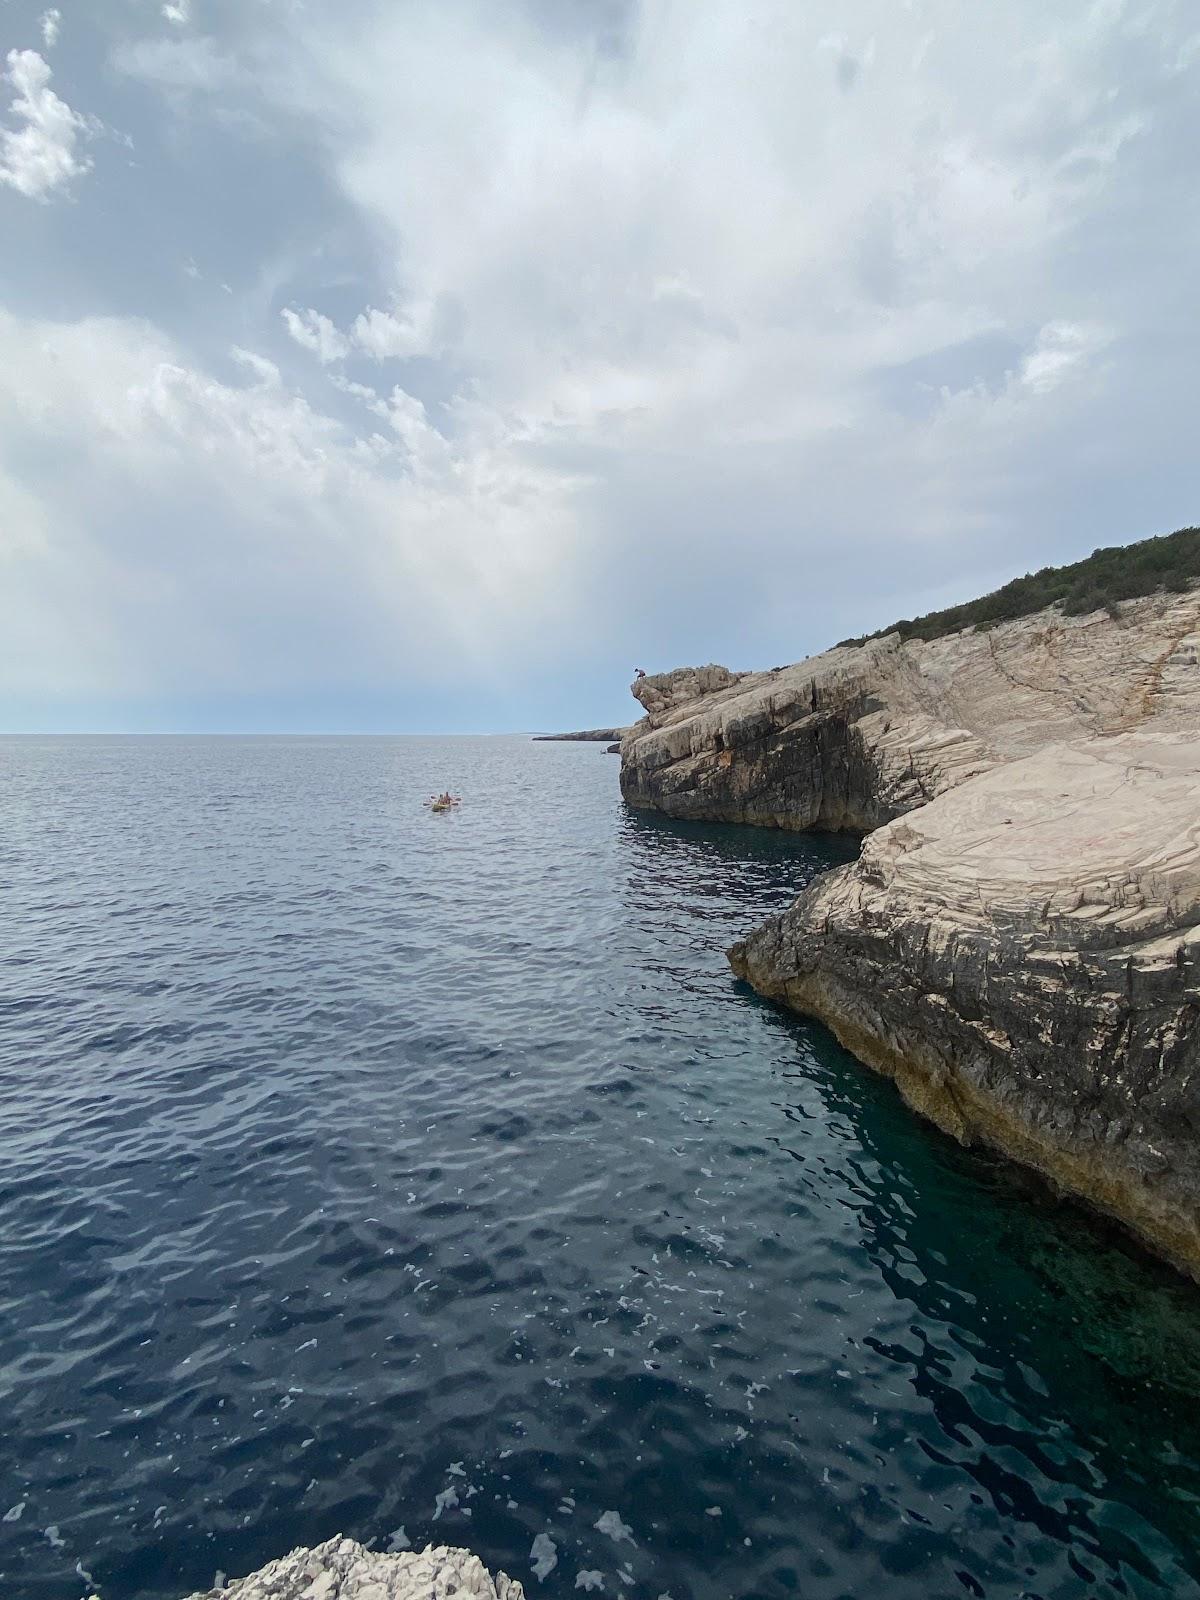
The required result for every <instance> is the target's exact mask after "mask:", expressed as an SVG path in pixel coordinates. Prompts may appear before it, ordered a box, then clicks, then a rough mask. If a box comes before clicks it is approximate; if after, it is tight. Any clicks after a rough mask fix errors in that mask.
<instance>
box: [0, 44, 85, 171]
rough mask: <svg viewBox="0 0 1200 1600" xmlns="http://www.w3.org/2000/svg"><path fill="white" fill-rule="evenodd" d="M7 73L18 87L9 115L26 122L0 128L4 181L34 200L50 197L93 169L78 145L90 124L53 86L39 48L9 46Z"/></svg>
mask: <svg viewBox="0 0 1200 1600" xmlns="http://www.w3.org/2000/svg"><path fill="white" fill-rule="evenodd" d="M4 77H5V80H6V81H7V82H8V83H9V84H11V85H12V88H13V89H14V91H15V98H14V100H13V102H12V105H11V106H10V107H9V115H10V117H13V118H15V119H16V120H17V121H18V122H20V123H23V124H24V126H23V127H17V128H4V129H2V130H0V183H4V184H7V185H8V186H9V188H12V189H15V190H16V191H17V192H18V194H23V195H26V196H28V198H29V199H31V200H45V199H48V198H49V197H50V195H52V194H53V193H55V191H56V190H59V189H62V188H63V187H64V186H65V185H66V184H68V183H70V181H71V179H72V178H77V177H81V176H82V175H83V174H84V173H86V172H90V171H91V167H92V163H91V160H90V159H89V158H88V157H87V156H84V155H80V154H79V152H78V149H77V146H78V143H79V140H80V137H81V136H83V135H85V134H87V133H88V132H90V124H89V122H88V121H87V119H86V118H84V117H81V116H79V115H77V114H76V113H75V112H74V111H72V110H71V108H70V106H69V105H67V103H66V101H65V100H60V99H59V97H58V95H56V94H55V93H54V90H53V89H51V88H50V77H51V73H50V68H49V67H48V66H47V64H46V62H45V61H44V60H43V59H42V57H41V56H40V55H38V53H37V51H36V50H10V51H9V52H8V71H7V73H6V74H4Z"/></svg>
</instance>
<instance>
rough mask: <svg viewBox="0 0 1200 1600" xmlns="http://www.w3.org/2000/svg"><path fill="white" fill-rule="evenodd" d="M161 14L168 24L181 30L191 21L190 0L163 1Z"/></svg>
mask: <svg viewBox="0 0 1200 1600" xmlns="http://www.w3.org/2000/svg"><path fill="white" fill-rule="evenodd" d="M162 14H163V16H164V17H165V18H166V19H167V21H168V22H173V23H175V25H176V27H180V28H182V27H183V26H184V25H185V24H186V23H188V22H190V21H191V16H192V0H163V8H162Z"/></svg>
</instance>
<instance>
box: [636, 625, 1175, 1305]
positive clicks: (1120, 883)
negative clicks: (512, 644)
mask: <svg viewBox="0 0 1200 1600" xmlns="http://www.w3.org/2000/svg"><path fill="white" fill-rule="evenodd" d="M1198 650H1200V598H1198V597H1197V596H1195V595H1183V596H1180V595H1157V596H1152V597H1149V598H1146V599H1143V600H1137V601H1134V602H1130V603H1129V604H1127V605H1124V606H1122V607H1121V608H1120V611H1119V614H1117V615H1116V616H1113V615H1110V614H1108V613H1107V612H1102V613H1098V614H1094V615H1091V616H1086V617H1078V618H1063V617H1062V616H1060V615H1059V614H1058V613H1056V612H1042V613H1040V614H1038V615H1037V616H1033V617H1027V618H1022V619H1021V620H1020V621H1017V622H1012V623H1008V624H1005V625H1003V626H999V627H996V628H994V629H993V630H991V631H989V632H986V633H976V632H974V631H967V632H964V633H960V634H956V635H952V636H950V637H947V638H943V639H939V640H936V641H934V642H932V643H922V642H917V641H912V642H909V643H907V644H902V643H901V642H900V641H899V639H898V638H897V637H896V636H894V635H893V636H891V637H889V638H886V639H882V640H876V641H872V642H871V643H869V644H868V645H866V646H865V647H863V648H861V649H854V648H841V649H837V650H832V651H829V652H828V653H827V654H826V655H824V656H820V657H817V658H815V659H813V660H811V661H808V662H805V663H803V664H801V665H799V666H795V667H789V668H783V669H777V670H776V671H775V672H773V673H756V674H748V675H742V676H740V677H736V678H735V677H734V676H733V675H732V674H731V675H729V676H730V680H731V681H730V682H728V683H727V684H725V685H724V686H722V687H720V688H717V689H714V690H707V691H706V690H703V689H701V690H700V691H699V692H695V693H692V694H691V696H690V698H687V697H685V695H684V694H683V693H682V692H681V690H683V688H684V684H685V683H686V682H687V680H686V678H684V677H683V676H682V675H677V674H672V675H670V676H671V678H672V679H676V680H678V682H677V683H676V684H675V685H673V686H672V687H670V688H668V689H667V690H666V692H657V691H658V686H657V684H655V685H654V687H653V689H652V692H651V694H650V695H642V694H639V693H638V692H639V690H641V689H642V684H641V683H639V684H637V685H635V687H634V692H635V694H638V697H639V699H641V701H642V704H643V705H646V706H647V709H648V716H647V719H646V721H645V722H644V723H642V724H639V725H638V728H637V729H635V730H634V734H633V735H632V736H631V738H630V739H629V740H627V741H626V745H625V756H624V766H623V772H622V787H623V790H624V792H625V794H626V798H627V799H629V800H630V802H631V803H632V804H635V805H638V804H641V805H650V806H654V807H656V808H657V809H660V810H663V811H666V812H668V813H669V814H671V815H675V816H694V817H709V818H714V819H728V820H739V821H747V822H767V823H771V824H774V825H776V826H781V827H813V826H818V827H821V826H823V827H841V826H849V827H854V828H857V829H859V830H861V831H864V832H868V831H870V830H872V829H874V830H877V831H874V832H871V835H870V837H869V838H868V839H867V840H866V842H865V845H864V848H863V851H862V855H861V857H860V858H859V860H858V861H857V862H854V863H852V864H851V865H848V866H845V867H841V868H838V869H836V870H835V871H833V872H831V873H827V874H825V875H824V876H823V877H821V878H819V879H817V880H816V882H814V883H813V884H812V885H811V887H810V888H809V889H808V890H807V891H806V892H805V893H804V894H803V895H801V897H800V898H799V900H797V901H796V903H795V904H794V905H793V906H792V908H791V909H790V910H789V911H787V912H785V913H783V914H782V915H781V916H777V917H773V918H771V919H770V920H769V921H768V922H767V923H765V924H764V925H763V927H761V928H759V929H757V930H756V931H755V932H754V933H752V934H751V935H750V936H749V937H748V938H747V939H745V940H743V941H741V942H740V943H738V944H736V945H734V946H733V948H732V950H731V951H730V961H731V964H732V966H733V969H734V971H735V972H736V973H737V974H738V975H739V976H740V977H743V978H745V979H747V980H748V981H749V982H750V983H752V984H753V985H754V986H755V988H756V989H758V990H759V991H760V992H761V993H763V994H765V995H768V996H770V997H772V998H775V999H777V1000H780V1001H782V1002H783V1003H785V1004H787V1005H790V1006H792V1007H794V1008H795V1009H797V1010H799V1011H802V1012H804V1013H807V1014H809V1015H812V1016H816V1017H818V1018H820V1019H821V1020H822V1021H824V1022H825V1023H827V1024H828V1025H829V1027H830V1028H831V1029H832V1030H833V1032H834V1033H835V1034H836V1035H837V1036H838V1038H839V1039H840V1040H841V1041H842V1043H843V1044H845V1045H846V1046H847V1047H848V1048H849V1049H851V1050H852V1051H853V1052H854V1053H855V1054H856V1055H857V1056H858V1057H859V1058H860V1059H861V1060H863V1061H865V1062H867V1063H868V1064H869V1065H871V1066H873V1067H875V1068H877V1069H878V1070H880V1071H882V1072H885V1073H887V1074H889V1075H890V1076H892V1077H894V1078H895V1080H896V1082H897V1084H898V1085H899V1087H900V1089H901V1091H902V1093H903V1094H904V1096H905V1098H906V1099H907V1100H908V1101H909V1103H910V1104H911V1105H913V1106H914V1107H915V1108H916V1109H918V1110H919V1111H921V1112H923V1113H924V1114H925V1115H927V1116H929V1117H930V1118H932V1120H934V1121H935V1122H937V1123H938V1124H939V1125H940V1126H941V1127H943V1128H945V1129H947V1130H948V1131H949V1132H951V1133H953V1134H954V1135H955V1136H956V1137H958V1138H960V1139H963V1140H965V1141H969V1140H975V1139H978V1140H980V1141H982V1142H985V1143H987V1144H989V1145H991V1146H993V1147H995V1148H997V1149H999V1150H1002V1151H1004V1152H1006V1153H1007V1154H1009V1155H1010V1156H1013V1157H1014V1158H1016V1159H1017V1160H1019V1161H1022V1162H1024V1163H1025V1164H1027V1165H1029V1166H1031V1167H1034V1168H1037V1169H1038V1170H1039V1171H1041V1172H1042V1173H1044V1174H1045V1175H1047V1176H1048V1177H1049V1178H1051V1179H1052V1180H1054V1181H1055V1182H1056V1183H1057V1184H1059V1185H1060V1186H1061V1187H1063V1188H1064V1189H1067V1190H1070V1191H1071V1192H1073V1193H1075V1194H1077V1195H1080V1196H1082V1197H1084V1198H1085V1199H1087V1200H1089V1201H1090V1202H1092V1203H1093V1204H1094V1205H1096V1206H1097V1207H1099V1208H1100V1209H1102V1210H1104V1211H1106V1212H1108V1213H1110V1214H1111V1215H1113V1216H1116V1217H1118V1218H1120V1219H1121V1220H1122V1221H1123V1222H1124V1223H1126V1224H1127V1225H1128V1226H1130V1227H1131V1228H1132V1229H1134V1230H1135V1231H1136V1232H1137V1233H1138V1234H1139V1235H1140V1236H1141V1237H1142V1238H1143V1239H1144V1240H1145V1241H1147V1242H1148V1243H1150V1244H1151V1245H1152V1246H1154V1247H1155V1248H1156V1249H1158V1250H1159V1251H1160V1252H1161V1253H1162V1254H1164V1255H1166V1256H1167V1257H1169V1258H1170V1259H1171V1260H1173V1261H1175V1262H1176V1263H1178V1264H1179V1265H1181V1266H1183V1267H1184V1268H1185V1269H1186V1270H1189V1271H1191V1272H1192V1273H1193V1274H1195V1275H1196V1276H1198V1277H1200V1137H1198V1136H1200V969H1198V964H1197V955H1198V953H1200V668H1198V665H1197V653H1198ZM646 681H647V682H648V681H649V680H646Z"/></svg>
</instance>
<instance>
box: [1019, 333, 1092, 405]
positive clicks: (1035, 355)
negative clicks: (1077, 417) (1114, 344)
mask: <svg viewBox="0 0 1200 1600" xmlns="http://www.w3.org/2000/svg"><path fill="white" fill-rule="evenodd" d="M1108 342H1109V335H1108V334H1107V332H1106V331H1105V330H1104V329H1103V328H1097V327H1092V326H1088V325H1086V324H1084V323H1078V322H1048V323H1047V324H1046V326H1045V327H1044V328H1042V329H1041V330H1040V332H1039V333H1038V336H1037V340H1036V342H1035V344H1034V347H1033V349H1032V350H1031V351H1030V352H1029V354H1028V355H1027V356H1026V357H1025V359H1024V361H1023V362H1022V364H1021V381H1022V382H1023V383H1024V384H1026V385H1027V386H1028V387H1029V388H1030V389H1032V390H1033V392H1034V393H1035V394H1049V393H1050V391H1051V390H1052V389H1057V388H1058V386H1059V385H1060V384H1061V383H1065V382H1066V381H1067V379H1068V378H1070V377H1072V376H1074V375H1077V374H1078V373H1079V372H1080V370H1081V369H1082V368H1083V367H1084V366H1085V365H1086V364H1087V362H1088V361H1089V360H1090V359H1091V357H1092V356H1094V355H1096V354H1097V353H1098V352H1099V351H1100V350H1102V349H1103V348H1104V346H1105V345H1106V344H1107V343H1108Z"/></svg>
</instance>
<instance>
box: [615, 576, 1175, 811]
mask: <svg viewBox="0 0 1200 1600" xmlns="http://www.w3.org/2000/svg"><path fill="white" fill-rule="evenodd" d="M1198 612H1200V605H1198V603H1197V598H1196V596H1194V595H1171V596H1153V597H1151V598H1149V599H1146V600H1138V601H1132V602H1130V603H1129V604H1127V605H1124V606H1122V607H1121V612H1120V615H1119V616H1118V617H1116V618H1113V617H1110V616H1109V615H1108V613H1107V612H1099V613H1096V614H1094V615H1092V616H1087V617H1067V618H1064V617H1062V616H1060V615H1059V614H1058V613H1057V612H1054V611H1043V612H1039V613H1038V614H1037V615H1036V616H1032V617H1025V618H1022V619H1021V620H1020V621H1017V622H1011V623H1007V624H1005V625H1004V626H1002V627H997V628H994V629H992V630H990V631H989V632H985V633H977V632H975V631H968V632H965V633H959V634H953V635H951V636H950V637H948V638H945V639H937V640H935V641H933V642H932V643H929V644H926V643H922V642H920V641H915V640H914V641H910V642H909V643H907V644H904V643H901V641H900V639H899V637H898V636H897V635H895V634H892V635H889V636H888V637H887V638H885V639H876V640H872V641H870V642H869V643H867V644H866V645H863V646H861V647H859V648H854V647H844V648H839V649H835V650H827V651H826V652H825V653H824V654H823V655H820V656H813V657H812V658H810V659H809V660H807V661H802V662H798V663H797V664H796V665H794V666H789V667H779V668H776V669H775V670H774V671H772V672H754V673H730V672H728V671H726V669H724V668H721V667H701V668H686V669H683V670H682V671H679V672H671V673H664V674H662V675H661V676H658V677H649V678H643V679H640V680H639V681H638V682H637V683H635V684H634V685H633V693H634V696H635V698H636V699H637V700H639V701H640V703H641V704H642V706H643V707H644V708H645V709H646V712H647V715H646V716H645V717H644V718H643V719H642V721H641V722H639V723H636V724H635V725H634V727H633V728H632V729H631V730H630V732H629V733H628V734H627V735H626V738H625V741H624V745H623V752H622V757H623V759H622V773H621V786H622V791H623V793H624V795H625V798H626V799H627V800H628V801H629V803H630V804H631V805H634V806H642V807H647V808H651V809H655V810H659V811H664V812H666V813H667V815H669V816H675V817H692V818H697V819H703V820H709V821H718V822H753V823H761V824H767V825H769V826H775V827H781V828H814V827H816V828H853V829H857V830H860V831H863V832H867V831H869V830H870V829H872V828H876V827H879V826H880V825H881V824H882V823H885V822H889V821H891V820H892V818H894V817H897V816H901V815H903V814H904V813H905V812H906V811H911V810H912V809H913V808H914V807H916V806H921V805H925V804H926V803H927V802H928V801H929V800H932V799H934V798H935V797H936V796H937V795H939V794H942V793H944V792H945V791H946V790H947V789H950V788H953V787H955V786H956V785H957V784H959V783H962V782H963V781H964V780H965V779H967V778H971V777H975V776H977V775H978V774H979V773H981V772H985V771H987V770H988V769H989V768H990V767H992V766H994V765H996V764H997V763H1000V762H1007V761H1012V760H1015V759H1017V758H1018V757H1020V756H1024V755H1030V754H1032V753H1033V752H1034V751H1035V750H1039V749H1042V748H1043V747H1044V746H1046V745H1048V744H1052V743H1056V742H1060V741H1063V740H1068V739H1074V738H1079V737H1081V736H1084V735H1089V734H1110V733H1117V732H1120V731H1122V730H1123V729H1126V728H1131V727H1136V726H1139V725H1140V724H1141V723H1142V722H1144V721H1145V720H1146V718H1147V717H1148V716H1150V715H1159V714H1175V715H1185V716H1186V715H1191V716H1193V717H1194V716H1195V713H1196V709H1197V705H1198V703H1200V700H1198V697H1197V685H1196V676H1197V675H1196V660H1197V649H1198V648H1200V637H1198V635H1197V616H1198Z"/></svg>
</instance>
